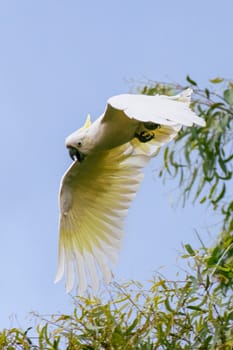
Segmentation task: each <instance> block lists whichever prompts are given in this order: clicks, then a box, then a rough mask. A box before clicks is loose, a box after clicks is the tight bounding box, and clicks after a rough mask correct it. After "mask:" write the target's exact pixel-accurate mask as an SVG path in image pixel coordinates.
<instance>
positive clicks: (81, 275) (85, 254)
mask: <svg viewBox="0 0 233 350" xmlns="http://www.w3.org/2000/svg"><path fill="white" fill-rule="evenodd" d="M149 159H150V157H149V156H148V155H145V154H143V152H135V149H134V147H133V146H132V145H131V144H130V143H128V144H126V145H123V146H120V147H117V148H114V149H112V150H109V151H104V152H99V153H96V154H93V155H90V156H88V157H87V158H86V159H85V160H84V161H83V162H82V163H78V162H75V163H73V164H72V166H71V167H70V168H69V169H68V171H67V172H66V174H65V175H64V177H63V179H62V183H61V189H60V210H61V216H60V237H59V255H58V260H59V263H58V271H57V276H56V281H58V280H60V279H61V278H62V275H63V273H64V265H65V271H66V290H67V291H68V292H69V291H71V290H72V288H73V286H74V283H75V279H74V276H75V271H77V275H78V285H79V294H83V293H84V292H85V290H86V289H87V286H88V285H91V287H92V289H93V291H94V292H96V291H97V289H98V286H99V275H100V274H103V277H104V281H105V282H109V281H110V280H111V277H112V273H111V270H110V267H109V263H116V261H117V256H118V252H119V249H120V246H121V239H122V236H123V224H124V219H125V217H126V215H127V212H128V208H129V206H130V204H131V202H132V200H133V199H134V197H135V195H136V192H137V190H138V186H139V184H140V182H141V180H142V178H143V174H142V173H141V169H142V168H143V167H144V166H145V165H146V164H147V162H148V161H149Z"/></svg>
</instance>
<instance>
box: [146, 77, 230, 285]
mask: <svg viewBox="0 0 233 350" xmlns="http://www.w3.org/2000/svg"><path fill="white" fill-rule="evenodd" d="M186 80H187V83H188V85H186V86H181V85H179V84H170V83H151V84H150V85H149V86H148V85H146V86H144V87H142V88H141V92H142V93H144V94H148V95H155V94H157V93H160V94H161V93H162V94H167V95H174V94H175V93H178V92H180V91H181V90H183V89H185V88H187V87H188V86H189V87H190V85H191V87H192V89H193V91H194V94H193V97H192V104H191V107H192V108H193V109H194V110H195V112H196V113H197V114H198V115H199V116H201V117H202V118H204V119H205V120H206V127H204V128H203V127H197V126H195V125H194V126H193V127H191V128H190V127H189V128H183V129H182V130H181V131H180V132H179V134H178V137H177V138H176V140H175V142H174V143H171V144H169V145H168V146H167V147H166V148H165V149H164V153H163V158H164V163H163V166H162V168H161V170H160V176H161V177H162V178H163V180H164V181H166V180H167V179H168V178H173V179H176V180H177V181H178V185H179V191H180V196H181V197H180V198H181V199H182V201H183V205H185V203H186V201H187V200H188V199H189V198H192V201H193V202H196V201H197V200H199V203H201V204H207V205H208V206H209V207H210V208H211V209H212V210H214V211H217V212H218V213H221V215H222V218H223V219H222V225H221V227H220V232H219V237H218V242H217V243H216V246H215V247H214V248H212V250H210V257H209V259H208V260H207V261H206V262H207V265H208V266H209V267H211V266H212V267H213V269H214V271H215V275H216V276H218V278H219V280H220V281H221V282H222V284H224V286H225V287H226V288H229V287H230V288H232V287H233V186H232V185H233V181H232V175H233V82H232V81H228V80H224V79H222V78H215V79H211V80H210V86H209V87H208V88H204V89H202V88H200V87H199V86H198V83H197V82H195V81H194V80H193V79H191V78H190V77H189V76H187V78H186Z"/></svg>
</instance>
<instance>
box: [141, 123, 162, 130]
mask: <svg viewBox="0 0 233 350" xmlns="http://www.w3.org/2000/svg"><path fill="white" fill-rule="evenodd" d="M143 125H144V126H145V128H146V129H148V130H155V129H159V128H161V125H160V124H157V123H153V122H145V123H143Z"/></svg>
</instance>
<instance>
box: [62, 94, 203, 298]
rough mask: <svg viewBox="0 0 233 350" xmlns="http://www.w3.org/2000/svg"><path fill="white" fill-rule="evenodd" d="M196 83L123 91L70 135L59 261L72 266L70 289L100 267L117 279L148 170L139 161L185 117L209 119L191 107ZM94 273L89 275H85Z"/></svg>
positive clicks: (93, 280)
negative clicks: (176, 88)
mask: <svg viewBox="0 0 233 350" xmlns="http://www.w3.org/2000/svg"><path fill="white" fill-rule="evenodd" d="M191 92H192V91H191V89H187V90H185V91H184V92H182V93H181V94H179V95H176V96H172V97H167V96H160V95H157V96H144V95H129V94H125V95H118V96H114V97H112V98H110V99H109V100H108V104H107V108H106V110H105V113H104V114H103V115H102V116H100V117H99V118H98V119H97V120H96V121H95V122H94V123H93V124H91V122H90V120H89V119H88V120H87V122H86V124H85V125H84V127H83V128H81V129H79V130H77V131H76V132H74V133H73V134H71V135H70V136H68V138H67V139H66V146H67V148H68V149H69V150H70V154H71V156H72V158H73V159H75V161H74V163H73V164H72V165H71V167H70V168H69V169H68V170H67V172H66V173H65V175H64V176H63V179H62V182H61V189H60V211H61V213H60V240H59V264H58V271H57V277H56V280H59V279H61V277H62V275H63V273H64V267H66V275H67V276H66V277H67V278H66V281H67V283H66V289H67V291H70V290H71V289H72V288H73V285H74V279H75V269H76V270H77V274H78V278H79V293H80V294H82V293H83V292H85V290H86V289H87V285H88V283H90V285H91V286H92V288H93V289H94V291H96V290H97V289H98V286H99V272H101V273H102V274H103V277H104V280H105V282H106V283H108V282H109V281H110V280H111V276H112V274H111V270H110V268H109V261H110V262H113V263H115V262H116V260H117V253H118V251H119V249H120V241H121V238H122V235H123V223H124V218H125V216H126V214H127V211H128V208H129V206H130V203H131V201H132V200H133V198H134V196H135V194H136V192H137V189H138V186H139V184H140V181H141V179H142V177H143V174H142V172H141V169H142V168H143V167H144V166H145V165H146V164H147V163H148V162H149V160H150V159H151V157H153V156H154V155H155V154H156V153H157V151H158V149H159V148H160V147H161V146H162V145H163V144H165V143H167V142H169V141H170V140H171V139H173V138H174V137H175V136H176V134H177V132H178V131H179V130H180V128H181V126H182V125H185V126H191V125H192V124H193V123H196V124H198V125H201V126H204V124H205V123H204V121H203V120H202V119H201V118H199V117H198V116H196V115H195V113H194V112H193V111H191V109H190V108H189V103H190V96H191ZM87 276H89V277H87Z"/></svg>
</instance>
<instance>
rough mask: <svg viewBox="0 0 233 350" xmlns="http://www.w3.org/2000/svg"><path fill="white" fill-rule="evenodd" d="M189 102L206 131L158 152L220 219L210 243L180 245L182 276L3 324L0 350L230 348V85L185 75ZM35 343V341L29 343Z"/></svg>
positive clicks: (164, 88)
mask: <svg viewBox="0 0 233 350" xmlns="http://www.w3.org/2000/svg"><path fill="white" fill-rule="evenodd" d="M187 83H188V85H189V86H190V85H191V86H192V87H193V90H194V98H193V103H192V107H193V108H194V109H195V111H196V112H197V114H199V115H201V116H202V117H204V118H205V119H206V123H207V124H206V127H205V128H196V127H191V128H187V129H183V130H181V131H180V133H179V135H178V137H177V139H176V140H175V142H174V143H173V144H169V145H168V146H167V147H166V148H165V149H164V150H163V159H164V164H163V166H162V167H161V171H160V176H161V177H162V178H163V180H164V181H165V182H166V180H167V178H168V177H172V178H173V179H174V181H178V183H179V188H181V195H180V196H181V198H182V200H183V205H185V203H186V202H187V200H190V199H191V200H192V201H193V202H194V203H195V202H197V201H199V202H200V203H201V204H202V205H208V206H209V210H212V211H218V212H219V213H220V214H221V216H222V221H221V225H220V226H219V234H218V237H217V240H216V244H215V246H214V247H210V248H209V247H205V245H204V244H203V243H202V241H201V238H200V242H201V247H200V249H198V250H194V249H193V248H192V247H191V246H190V245H189V244H186V245H185V246H184V254H183V256H182V259H185V261H186V262H187V264H186V265H187V272H186V275H185V276H184V278H182V280H177V281H169V280H167V279H166V278H165V277H164V276H161V275H159V274H158V275H157V276H154V278H153V281H151V285H150V287H149V288H148V289H147V290H146V289H145V287H143V286H142V285H141V284H140V283H137V282H128V283H126V284H124V285H118V284H116V283H113V284H112V285H111V286H110V287H109V289H106V290H105V292H103V295H102V297H101V298H80V297H79V298H78V297H77V298H74V299H73V302H74V311H73V313H72V314H70V315H51V317H49V318H45V317H43V316H41V315H38V316H37V317H38V327H37V329H36V332H37V335H38V336H37V337H36V339H34V338H33V337H31V336H30V332H31V329H28V330H26V331H22V330H20V329H16V328H13V329H9V330H7V329H4V330H2V331H1V332H0V349H7V350H10V349H50V350H52V349H54V350H55V349H57V350H58V349H59V350H60V349H67V350H72V349H125V350H130V349H136V350H152V349H172V350H173V349H178V350H179V349H182V350H183V349H200V350H201V349H202V350H204V349H206V350H207V349H219V350H220V349H227V350H230V349H233V293H232V290H233V200H232V188H231V186H230V185H231V184H232V163H233V147H232V146H233V141H232V140H233V137H232V136H233V83H232V82H231V81H227V80H223V79H220V78H215V79H212V80H211V81H210V88H208V89H201V88H200V87H199V86H198V84H197V83H196V82H195V81H193V80H192V79H191V78H190V77H187ZM183 88H185V86H181V85H179V84H167V83H151V84H150V85H149V86H148V84H147V85H146V86H144V87H143V88H141V92H142V93H145V94H156V93H165V94H174V93H176V92H178V91H180V90H182V89H183ZM33 344H35V345H33Z"/></svg>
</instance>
